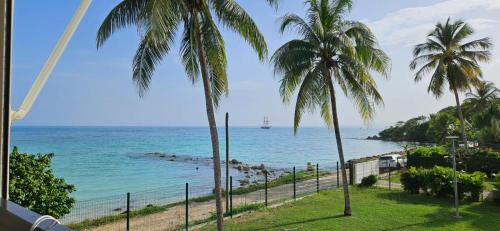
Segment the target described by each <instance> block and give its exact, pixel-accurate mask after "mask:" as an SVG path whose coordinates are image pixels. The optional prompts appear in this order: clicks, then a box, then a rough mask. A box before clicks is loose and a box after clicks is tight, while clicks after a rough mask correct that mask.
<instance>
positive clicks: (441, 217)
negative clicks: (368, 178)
mask: <svg viewBox="0 0 500 231" xmlns="http://www.w3.org/2000/svg"><path fill="white" fill-rule="evenodd" d="M351 199H352V200H351V201H352V209H353V216H351V217H344V216H342V211H343V194H342V191H339V190H335V191H324V192H321V193H320V194H319V195H315V196H311V197H306V198H304V199H302V200H298V201H296V202H294V203H290V204H285V205H283V206H281V207H278V208H273V209H264V210H260V211H257V212H254V213H252V214H247V215H243V216H242V217H238V218H234V219H232V220H227V221H226V223H225V224H226V230H453V231H459V230H460V231H461V230H500V207H499V206H495V205H493V204H491V203H465V202H464V204H463V205H461V208H460V212H461V215H462V216H463V217H462V218H461V219H455V218H454V217H453V215H454V212H453V211H454V210H453V208H452V201H451V200H443V199H436V198H433V197H429V196H423V195H410V194H407V193H405V192H402V191H389V190H386V189H360V188H357V187H354V188H351ZM202 230H215V226H214V225H213V224H212V225H209V226H205V227H203V228H202Z"/></svg>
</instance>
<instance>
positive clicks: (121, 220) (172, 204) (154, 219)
mask: <svg viewBox="0 0 500 231" xmlns="http://www.w3.org/2000/svg"><path fill="white" fill-rule="evenodd" d="M284 172H285V173H286V174H287V175H284V176H282V177H281V178H278V179H268V183H267V185H268V187H267V193H266V187H265V185H266V183H265V180H261V181H258V182H257V184H256V185H255V184H254V185H253V186H248V185H246V186H241V185H240V184H241V182H239V181H233V182H232V192H233V193H232V196H231V195H229V191H231V190H228V193H225V190H224V196H228V197H230V198H232V200H229V205H228V207H229V208H230V209H229V211H228V210H226V205H225V201H226V200H225V197H223V198H222V207H223V208H224V214H225V216H231V215H232V214H237V213H241V212H244V211H248V210H255V209H259V208H263V207H265V206H266V202H267V205H268V206H270V205H273V204H277V203H282V202H285V201H290V200H293V199H295V198H299V197H303V196H305V195H309V194H313V193H316V192H318V190H327V189H334V188H337V185H340V187H342V176H341V175H340V172H339V176H338V177H337V170H336V167H335V166H333V167H332V166H325V167H321V166H320V168H319V171H317V170H316V166H314V167H313V168H312V169H311V166H308V167H303V168H302V167H298V168H296V174H295V175H296V177H295V180H294V178H293V169H292V168H290V169H285V170H284ZM337 180H339V182H337ZM223 187H224V186H223ZM186 192H187V196H188V203H186ZM215 214H216V207H215V200H214V196H213V187H209V186H205V187H199V186H196V187H193V186H189V185H188V187H187V191H186V185H185V184H182V185H177V186H171V187H168V188H160V189H157V190H149V191H142V192H134V193H130V199H129V201H128V203H127V193H124V194H122V195H117V196H112V197H105V198H100V199H93V200H88V201H78V202H77V203H76V205H75V206H74V208H73V209H72V211H71V213H70V214H68V215H66V216H64V217H63V218H62V219H61V221H62V223H63V224H65V225H69V226H70V227H71V228H73V229H75V230H96V231H97V230H99V231H100V230H103V231H105V230H109V231H114V230H151V231H155V230H179V229H185V227H186V224H187V225H188V226H193V225H197V224H200V223H203V222H207V221H210V220H214V219H215Z"/></svg>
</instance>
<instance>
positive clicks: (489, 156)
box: [462, 149, 500, 176]
mask: <svg viewBox="0 0 500 231" xmlns="http://www.w3.org/2000/svg"><path fill="white" fill-rule="evenodd" d="M462 161H463V162H464V163H465V165H466V167H467V170H468V171H481V172H484V173H486V174H488V176H490V175H491V174H492V173H495V172H498V171H500V152H495V151H492V150H487V149H483V150H476V151H474V152H471V153H470V154H469V155H464V159H463V160H462Z"/></svg>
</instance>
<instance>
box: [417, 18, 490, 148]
mask: <svg viewBox="0 0 500 231" xmlns="http://www.w3.org/2000/svg"><path fill="white" fill-rule="evenodd" d="M473 34H474V30H473V29H472V27H471V26H469V24H467V23H465V22H464V21H461V20H457V21H451V19H450V18H448V20H446V22H445V23H441V22H439V23H437V24H436V26H435V28H434V29H433V30H432V31H431V32H430V33H429V34H428V35H427V41H426V42H424V43H421V44H418V45H416V46H415V48H414V49H413V56H414V57H413V60H412V62H411V63H410V69H412V70H417V69H418V70H417V72H416V73H415V81H416V82H418V81H421V80H422V79H423V78H424V77H425V76H426V75H428V74H429V75H430V76H431V80H430V83H429V86H428V88H427V91H428V92H431V93H432V94H433V95H434V96H435V97H436V98H438V97H440V96H441V95H442V94H443V91H444V90H445V89H446V86H448V89H449V90H450V91H452V92H453V93H454V95H455V101H456V104H457V111H458V115H459V118H460V121H461V130H462V132H461V133H462V134H461V135H462V140H463V142H464V144H467V139H466V137H465V121H464V116H463V113H462V108H461V105H460V99H459V95H458V94H459V92H463V91H467V90H470V89H471V87H472V86H478V85H479V84H480V83H481V78H482V72H481V68H480V66H479V62H485V61H489V59H490V56H491V54H490V52H489V48H490V47H491V46H492V43H491V41H490V39H489V38H481V39H476V40H470V41H466V39H468V38H469V37H470V36H471V35H473ZM465 147H467V145H466V146H465Z"/></svg>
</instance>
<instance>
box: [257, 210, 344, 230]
mask: <svg viewBox="0 0 500 231" xmlns="http://www.w3.org/2000/svg"><path fill="white" fill-rule="evenodd" d="M341 217H344V215H342V214H339V215H334V216H326V217H318V218H313V219H305V220H299V221H295V222H288V223H283V224H278V225H274V226H269V227H265V228H260V229H255V230H269V229H273V228H280V227H285V226H289V225H300V224H307V223H312V222H316V221H322V220H329V219H336V218H341Z"/></svg>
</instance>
